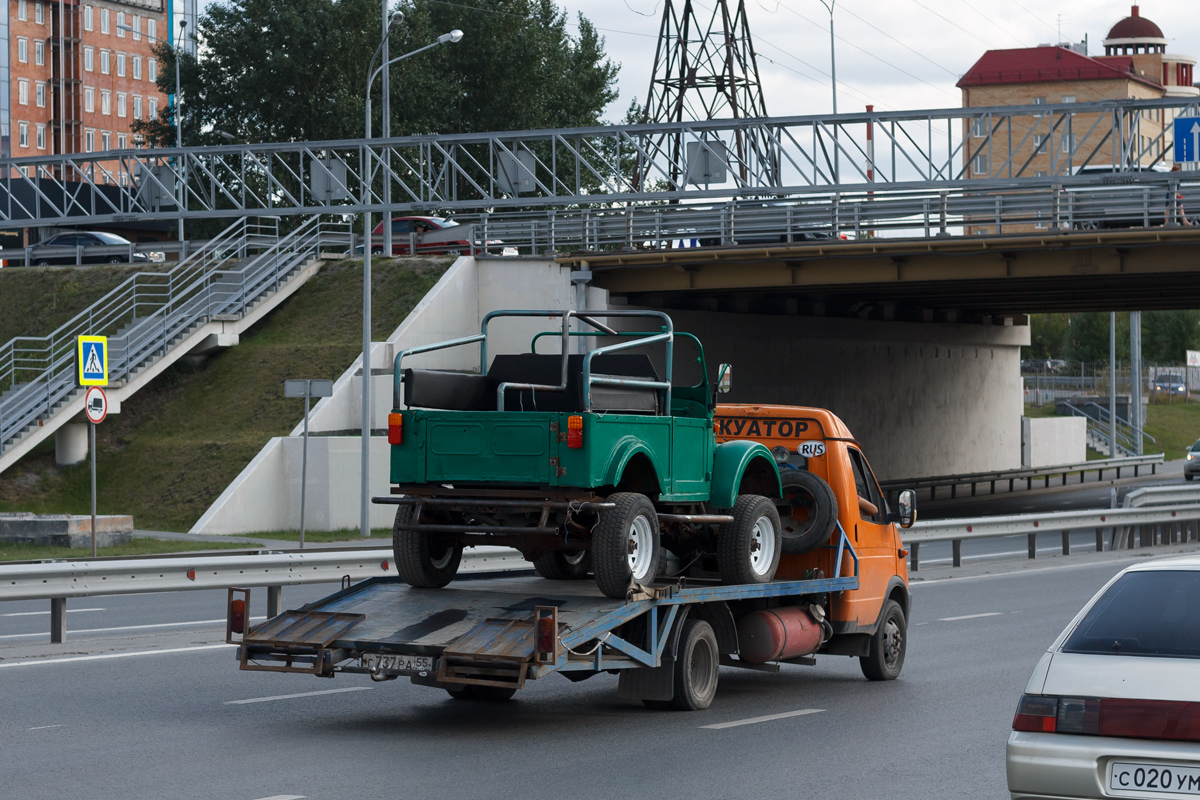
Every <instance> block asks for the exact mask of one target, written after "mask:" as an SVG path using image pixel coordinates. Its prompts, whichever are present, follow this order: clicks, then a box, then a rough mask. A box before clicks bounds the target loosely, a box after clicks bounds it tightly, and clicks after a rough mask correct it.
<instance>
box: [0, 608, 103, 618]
mask: <svg viewBox="0 0 1200 800" xmlns="http://www.w3.org/2000/svg"><path fill="white" fill-rule="evenodd" d="M107 610H108V609H106V608H68V609H67V613H68V614H82V613H84V612H85V611H107ZM49 615H50V612H49V611H18V612H15V613H13V614H0V617H45V616H49Z"/></svg>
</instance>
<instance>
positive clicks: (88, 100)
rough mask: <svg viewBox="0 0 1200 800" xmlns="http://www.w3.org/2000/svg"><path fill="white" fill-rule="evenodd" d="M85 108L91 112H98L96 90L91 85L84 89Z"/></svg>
mask: <svg viewBox="0 0 1200 800" xmlns="http://www.w3.org/2000/svg"><path fill="white" fill-rule="evenodd" d="M83 110H84V111H87V112H88V113H89V114H94V113H95V112H96V90H95V89H93V88H92V87H90V86H88V87H87V88H86V89H84V90H83Z"/></svg>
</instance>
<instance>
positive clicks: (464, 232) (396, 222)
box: [357, 217, 517, 256]
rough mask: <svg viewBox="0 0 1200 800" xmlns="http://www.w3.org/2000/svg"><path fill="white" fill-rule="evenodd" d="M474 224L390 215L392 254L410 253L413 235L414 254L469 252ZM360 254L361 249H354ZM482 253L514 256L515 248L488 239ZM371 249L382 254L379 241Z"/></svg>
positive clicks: (375, 232) (378, 227) (379, 229)
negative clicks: (414, 243)
mask: <svg viewBox="0 0 1200 800" xmlns="http://www.w3.org/2000/svg"><path fill="white" fill-rule="evenodd" d="M474 227H475V226H474V225H473V224H472V225H461V224H459V223H458V222H455V221H454V220H452V219H447V218H445V217H392V255H395V256H407V255H411V254H412V253H411V248H412V244H413V239H414V237H415V242H416V253H417V255H439V256H440V255H450V256H458V255H462V254H464V253H470V252H471V238H472V236H473V234H474ZM371 235H372V238H373V239H377V238H378V237H381V236H383V222H382V221H380V222H379V224H378V225H376V226H375V230H373V231H372V232H371ZM357 250H358V252H359V253H362V248H361V247H360V248H357ZM484 251H485V252H495V253H497V254H499V255H506V256H515V255H516V254H517V250H516V248H515V247H504V242H502V241H500V240H499V239H489V240H488V241H487V242H486V243H485V245H484ZM371 252H372V253H375V254H382V253H383V244H382V242H373V243H372V245H371Z"/></svg>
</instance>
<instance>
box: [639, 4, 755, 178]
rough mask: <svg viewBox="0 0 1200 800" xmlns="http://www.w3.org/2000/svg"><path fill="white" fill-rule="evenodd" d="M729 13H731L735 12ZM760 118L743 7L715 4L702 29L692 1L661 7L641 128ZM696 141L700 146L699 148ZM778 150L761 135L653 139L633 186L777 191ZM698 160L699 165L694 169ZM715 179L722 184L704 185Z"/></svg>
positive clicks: (676, 133)
mask: <svg viewBox="0 0 1200 800" xmlns="http://www.w3.org/2000/svg"><path fill="white" fill-rule="evenodd" d="M735 3H736V10H735V11H733V12H732V13H731V12H730V7H731V6H733V5H735ZM765 116H767V107H766V103H765V102H764V101H763V94H762V84H761V82H760V81H759V77H758V61H757V59H756V58H755V54H754V42H753V40H752V39H751V38H750V24H749V21H748V20H747V19H746V4H745V0H715V7H714V8H713V12H712V16H711V18H709V20H708V24H707V25H702V24H701V20H700V17H698V16H697V14H696V8H695V6H694V5H693V3H692V0H683V2H682V8H681V7H680V3H678V2H676V0H666V5H665V7H664V8H663V17H662V27H661V29H660V31H659V36H658V50H657V52H656V53H655V56H654V72H653V74H652V75H651V78H650V92H649V96H648V97H647V99H646V106H645V108H644V109H643V111H642V119H641V121H642V122H643V123H661V122H667V123H671V122H675V123H682V122H692V121H703V120H710V119H750V118H756V117H765ZM702 142H703V143H702ZM777 153H778V148H777V147H776V146H775V144H774V143H773V142H771V141H770V140H769V137H768V136H766V135H765V134H764V133H763V132H761V131H750V130H746V131H739V132H738V133H736V134H735V135H734V136H733V137H731V141H727V142H720V141H717V140H713V141H712V142H711V144H709V142H708V141H707V140H698V139H697V137H696V135H695V134H689V137H688V141H687V143H686V145H685V138H684V132H683V131H671V132H663V133H655V134H652V135H649V136H647V138H646V139H644V140H643V141H642V152H641V153H640V154H639V156H638V163H637V167H636V169H635V172H634V185H635V187H636V188H637V189H639V190H642V189H644V188H645V187H643V185H642V184H643V183H645V184H653V183H660V182H665V183H666V184H668V188H669V190H671V191H677V190H681V189H683V188H684V186H685V184H687V183H696V184H703V183H724V182H725V180H726V179H728V177H729V176H732V177H733V179H734V180H735V181H737V182H739V183H740V184H741V185H744V186H776V185H778V181H777V178H778V174H779V157H778V154H777ZM697 158H700V159H704V163H703V164H701V165H699V166H698V165H697V164H696V163H695V160H696V159H697ZM709 178H722V179H721V180H715V179H713V180H708V179H709Z"/></svg>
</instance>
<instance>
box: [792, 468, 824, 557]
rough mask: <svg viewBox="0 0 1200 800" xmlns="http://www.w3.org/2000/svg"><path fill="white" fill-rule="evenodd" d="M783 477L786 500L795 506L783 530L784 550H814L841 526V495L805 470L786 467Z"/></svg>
mask: <svg viewBox="0 0 1200 800" xmlns="http://www.w3.org/2000/svg"><path fill="white" fill-rule="evenodd" d="M779 480H780V482H781V483H783V499H784V500H786V501H787V502H788V503H789V504H790V505H791V507H792V513H791V515H790V516H788V517H786V518H785V519H784V520H783V527H782V528H781V529H780V533H781V534H782V537H783V552H785V553H791V554H796V555H799V554H801V553H811V552H812V551H813V550H816V549H817V548H818V547H820V546H821V545H823V544H825V542H827V541H828V540H829V537H830V536H832V535H833V532H834V530H835V529H836V528H837V516H838V504H837V496H836V495H834V493H833V489H830V488H829V484H828V483H826V482H825V481H823V480H821V479H820V478H818V477H817V476H816V475H813V474H812V473H811V472H807V471H805V470H802V469H788V470H783V471H782V472H780V473H779Z"/></svg>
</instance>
